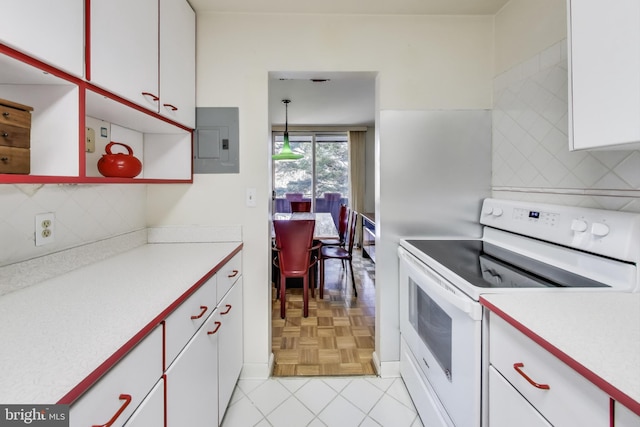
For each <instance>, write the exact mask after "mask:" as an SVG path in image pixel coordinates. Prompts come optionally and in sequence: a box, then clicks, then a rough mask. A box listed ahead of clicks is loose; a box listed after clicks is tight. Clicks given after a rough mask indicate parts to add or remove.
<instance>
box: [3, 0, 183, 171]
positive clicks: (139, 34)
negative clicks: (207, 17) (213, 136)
mask: <svg viewBox="0 0 640 427" xmlns="http://www.w3.org/2000/svg"><path fill="white" fill-rule="evenodd" d="M34 2H35V3H38V6H37V7H34ZM34 2H26V3H28V5H26V4H23V3H25V2H13V3H11V4H10V5H7V6H6V7H4V8H3V11H2V13H3V18H5V20H6V21H7V22H8V24H7V25H3V26H2V28H1V29H0V70H1V71H0V98H2V99H6V100H9V101H13V102H16V103H19V104H23V105H28V106H30V107H33V112H32V123H31V139H30V147H29V148H30V166H31V171H30V173H29V174H9V173H4V174H2V173H0V183H110V182H113V183H133V182H136V183H138V182H144V183H154V182H160V183H163V182H184V183H190V182H192V179H193V173H192V133H193V128H194V126H195V13H194V12H193V10H192V9H191V7H190V6H189V4H188V2H187V0H162V1H159V0H140V1H135V2H129V1H124V0H115V1H110V0H60V1H59V2H53V3H55V6H54V5H53V3H52V2H45V1H44V0H35V1H34ZM39 3H42V4H39ZM45 3H46V4H45ZM50 3H51V4H50ZM163 11H164V12H163ZM60 15H64V17H65V18H64V19H55V18H56V16H60ZM141 15H144V16H141ZM167 15H169V16H167ZM171 15H173V16H171ZM163 16H164V18H163ZM85 17H86V18H87V19H85ZM159 19H160V20H161V21H165V24H163V27H166V31H161V30H160V29H159V24H158V22H159ZM174 20H175V21H174ZM62 21H64V22H65V25H63V26H62V27H60V26H59V25H58V23H59V22H62ZM166 21H169V22H170V24H168V23H166ZM56 25H57V26H56ZM52 26H55V28H53V27H52ZM48 28H51V31H47V29H48ZM165 32H166V33H167V34H166V35H165ZM43 34H46V37H44V36H43ZM123 37H125V38H124V39H123ZM85 38H86V40H87V47H86V49H85V46H84V45H85ZM161 43H162V44H164V45H165V46H162V45H161ZM176 44H179V45H180V46H176ZM50 45H53V46H55V48H52V47H50ZM59 46H65V49H62V50H61V49H58V47H59ZM139 49H140V50H139ZM146 67H149V68H148V69H147V68H146ZM163 70H165V71H163ZM137 76H139V77H140V78H137ZM129 86H132V87H133V86H135V87H136V90H139V91H144V92H148V93H151V96H149V95H140V94H138V95H139V97H138V98H137V99H134V96H133V95H131V92H132V91H133V89H131V88H130V87H129ZM176 93H177V94H179V96H176V95H174V94H176ZM163 94H165V95H166V96H163ZM153 98H158V101H153V100H152V99H153ZM150 100H151V102H149V101H150ZM164 104H167V106H165V105H164ZM122 129H126V132H121V130H122ZM114 138H118V141H116V142H121V143H125V144H127V145H130V146H131V147H132V148H133V149H134V155H135V156H136V157H138V159H140V160H141V161H142V164H143V169H142V172H141V173H140V175H138V176H137V177H135V178H111V177H103V176H102V175H101V174H100V173H98V170H97V167H96V164H97V161H98V160H99V159H100V158H101V157H102V155H103V154H104V153H105V146H106V145H107V144H108V143H109V142H111V141H112V140H114ZM122 151H123V152H125V151H124V150H122ZM114 152H120V148H118V149H116V150H115V151H114Z"/></svg>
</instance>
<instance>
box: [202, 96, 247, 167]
mask: <svg viewBox="0 0 640 427" xmlns="http://www.w3.org/2000/svg"><path fill="white" fill-rule="evenodd" d="M238 116H239V112H238V108H237V107H198V108H196V131H195V137H194V138H193V145H194V146H193V173H194V174H198V173H239V172H240V145H239V124H238Z"/></svg>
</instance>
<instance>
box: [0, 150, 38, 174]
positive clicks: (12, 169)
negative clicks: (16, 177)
mask: <svg viewBox="0 0 640 427" xmlns="http://www.w3.org/2000/svg"><path fill="white" fill-rule="evenodd" d="M29 172H31V151H30V150H29V149H28V148H14V147H3V146H1V145H0V173H19V174H28V173H29Z"/></svg>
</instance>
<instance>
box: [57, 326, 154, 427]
mask: <svg viewBox="0 0 640 427" xmlns="http://www.w3.org/2000/svg"><path fill="white" fill-rule="evenodd" d="M161 376H162V328H155V329H154V330H153V331H152V332H151V333H150V334H149V335H148V336H147V337H145V338H144V339H143V340H142V341H141V342H140V343H139V344H138V345H136V346H135V347H134V348H133V349H132V350H131V351H130V352H129V353H127V355H126V356H125V357H124V358H122V360H120V361H119V362H118V363H117V364H116V365H115V366H114V367H113V368H111V369H110V370H109V371H108V372H107V373H106V374H105V375H104V376H103V377H102V378H100V380H99V381H98V382H97V383H96V384H94V385H93V386H92V387H91V388H90V389H89V390H88V391H87V392H86V393H84V394H83V395H82V396H81V397H80V398H79V399H78V400H77V401H76V402H74V403H73V405H71V408H70V413H69V425H70V427H76V426H77V427H86V426H93V425H105V424H106V425H109V426H113V427H117V426H122V425H124V423H125V421H126V420H127V419H128V418H129V417H130V416H131V415H132V414H133V412H134V410H135V409H136V408H137V407H138V405H140V403H142V401H143V399H144V398H145V396H147V394H148V393H149V390H151V389H152V388H153V387H154V384H156V383H157V381H158V378H160V377H161Z"/></svg>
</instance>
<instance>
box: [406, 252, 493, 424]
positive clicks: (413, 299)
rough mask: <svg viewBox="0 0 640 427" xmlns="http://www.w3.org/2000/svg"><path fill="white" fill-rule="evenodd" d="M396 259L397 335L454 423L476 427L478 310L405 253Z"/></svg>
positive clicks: (479, 313) (435, 274) (455, 289)
mask: <svg viewBox="0 0 640 427" xmlns="http://www.w3.org/2000/svg"><path fill="white" fill-rule="evenodd" d="M398 254H399V258H400V331H401V334H402V336H403V337H404V339H405V341H406V342H407V344H408V346H409V349H410V350H411V353H412V354H413V356H414V358H415V360H416V361H417V363H418V364H419V365H420V370H421V372H422V373H423V374H424V377H425V378H426V380H427V381H428V382H429V384H430V386H431V388H432V389H433V390H434V391H435V394H436V398H437V399H438V400H439V401H440V403H441V404H442V406H443V407H444V408H445V411H446V417H448V418H449V419H450V420H452V424H455V425H456V426H460V427H467V426H480V425H481V414H480V407H481V405H480V396H481V351H482V347H481V345H482V332H481V330H482V329H481V320H482V308H481V306H480V304H479V303H478V302H477V301H474V300H472V299H471V298H470V297H469V296H467V295H466V294H464V293H463V292H462V291H460V290H459V289H457V288H456V287H455V286H453V285H452V284H451V283H449V282H448V281H446V280H445V279H444V278H442V277H441V276H439V275H438V274H437V273H436V272H435V271H433V270H432V269H430V268H429V267H428V266H427V265H425V264H424V263H422V262H421V261H419V260H418V259H417V258H415V257H414V256H413V255H411V254H410V253H409V252H407V251H406V250H404V249H403V248H399V249H398ZM425 422H426V421H425Z"/></svg>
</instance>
